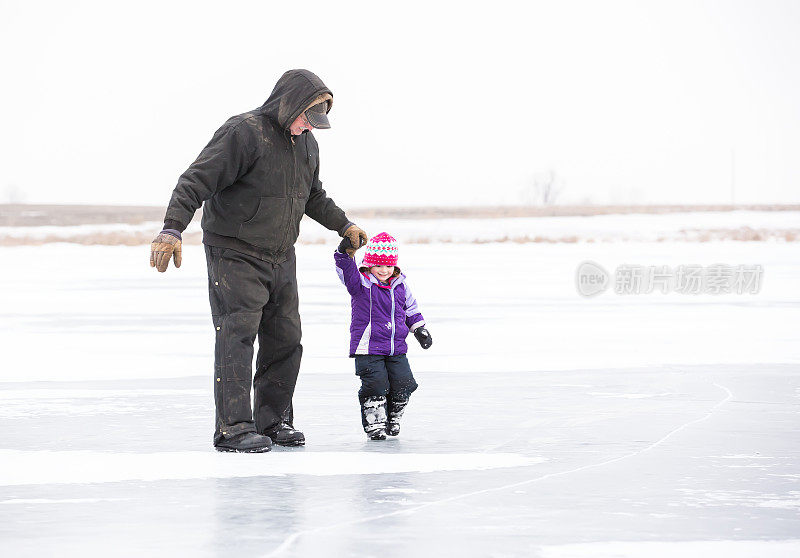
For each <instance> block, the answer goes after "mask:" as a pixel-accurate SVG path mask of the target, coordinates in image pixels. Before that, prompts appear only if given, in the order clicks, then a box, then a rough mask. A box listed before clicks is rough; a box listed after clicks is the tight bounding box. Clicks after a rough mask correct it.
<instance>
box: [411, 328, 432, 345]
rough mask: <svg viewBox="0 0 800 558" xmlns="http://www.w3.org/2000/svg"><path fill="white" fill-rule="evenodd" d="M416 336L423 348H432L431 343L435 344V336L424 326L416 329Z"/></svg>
mask: <svg viewBox="0 0 800 558" xmlns="http://www.w3.org/2000/svg"><path fill="white" fill-rule="evenodd" d="M414 337H416V338H417V341H419V344H420V346H421V347H422V348H423V349H430V347H431V345H433V337H431V334H430V333H429V332H428V330H427V329H425V328H424V327H422V326H420V327H418V328H417V329H415V330H414Z"/></svg>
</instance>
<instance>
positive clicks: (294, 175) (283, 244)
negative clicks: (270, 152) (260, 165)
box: [278, 137, 297, 253]
mask: <svg viewBox="0 0 800 558" xmlns="http://www.w3.org/2000/svg"><path fill="white" fill-rule="evenodd" d="M290 139H291V145H292V146H291V148H290V149H291V151H292V169H293V171H294V172H293V173H292V183H291V185H290V186H289V191H288V192H286V194H287V195H288V196H289V216H288V217H287V218H286V233H285V234H284V235H283V241H282V242H281V244H280V245H279V246H278V253H283V252H285V251H286V250H287V249H288V248H289V247H288V246H287V245H288V244H289V227H290V226H292V222H291V221H292V213H293V212H294V211H293V210H294V198H293V197H291V189H292V188H293V187H294V185H295V183H296V182H297V152H296V151H295V150H294V137H291V138H290Z"/></svg>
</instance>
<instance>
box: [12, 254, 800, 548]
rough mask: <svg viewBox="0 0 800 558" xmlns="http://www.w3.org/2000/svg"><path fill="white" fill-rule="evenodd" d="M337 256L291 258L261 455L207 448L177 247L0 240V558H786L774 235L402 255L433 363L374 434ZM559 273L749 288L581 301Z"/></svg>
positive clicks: (787, 479)
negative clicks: (270, 436) (609, 273)
mask: <svg viewBox="0 0 800 558" xmlns="http://www.w3.org/2000/svg"><path fill="white" fill-rule="evenodd" d="M334 244H335V239H333V240H332V241H331V243H330V246H321V245H320V246H314V245H304V246H299V247H298V262H299V263H298V267H299V279H300V288H301V313H302V317H303V329H304V345H305V352H304V359H303V367H302V370H301V374H300V380H299V383H298V389H297V395H296V398H295V401H296V414H297V417H298V418H297V426H298V427H300V428H301V429H303V430H304V432H305V433H306V436H307V438H308V445H307V446H306V447H305V448H291V449H284V448H277V449H275V450H274V451H273V452H271V453H268V454H263V455H235V454H217V453H215V452H213V450H212V449H211V444H210V440H211V429H212V423H213V400H212V396H211V390H212V385H211V374H210V370H211V359H212V354H213V353H212V349H213V346H212V344H213V338H214V335H213V330H212V326H211V320H210V316H209V314H208V299H207V294H206V290H205V289H206V278H205V263H204V261H203V254H202V250H201V248H200V247H196V246H189V247H187V248H186V249H185V253H184V266H183V268H181V269H180V270H174V269H171V270H170V271H169V272H167V273H166V274H158V273H156V272H155V271H154V270H152V269H150V268H149V266H148V261H147V260H148V252H147V247H84V246H75V245H65V244H52V245H45V246H40V247H13V248H10V247H6V248H2V257H3V261H4V262H7V263H10V262H14V266H13V267H11V266H6V273H4V274H3V275H2V277H0V287H2V289H0V318H1V319H0V335H1V337H0V339H2V354H3V361H2V362H3V365H2V368H1V369H0V419H2V422H3V424H4V425H5V426H6V428H5V429H4V432H3V436H2V442H0V520H1V521H0V542H1V546H2V549H3V550H2V554H3V555H4V556H5V555H8V556H41V555H56V554H57V555H65V556H68V555H78V554H79V555H81V556H108V555H109V554H113V555H114V556H128V555H130V556H143V555H146V556H176V555H191V556H220V555H222V556H227V555H252V556H365V555H367V556H378V555H380V556H382V557H394V556H403V557H407V556H433V555H436V556H453V555H457V556H498V557H499V556H541V557H558V558H562V557H567V556H574V557H588V556H592V557H598V556H599V557H611V556H626V557H627V556H630V557H633V556H642V555H646V556H655V557H659V556H667V555H669V556H674V555H681V556H688V557H692V556H704V557H705V556H725V557H726V558H729V557H731V556H733V557H737V558H738V557H743V556H797V555H800V540H798V539H800V537H799V536H798V534H800V451H799V450H798V448H800V432H798V424H800V421H799V420H798V419H800V333H798V328H797V324H798V323H800V294H799V293H798V290H797V285H800V246H799V245H798V244H797V243H772V242H770V243H763V242H759V243H733V242H718V243H702V244H693V243H682V242H681V243H646V242H644V243H627V244H613V243H611V244H580V243H578V244H558V245H553V244H519V245H518V244H486V245H468V244H465V245H459V244H429V245H413V246H407V247H406V248H402V247H401V256H400V257H401V266H402V267H403V268H404V270H405V271H406V272H407V273H408V275H409V282H410V283H411V284H412V287H413V288H414V290H415V295H416V296H417V298H418V299H419V301H420V305H421V307H422V310H423V312H424V314H425V316H426V319H427V320H428V322H429V324H430V330H431V333H432V335H433V337H434V345H433V347H432V348H431V350H429V351H422V350H421V349H419V347H417V346H413V345H412V348H411V351H410V353H409V360H410V362H411V365H412V368H413V370H414V372H415V376H416V377H417V380H418V382H419V383H420V386H421V387H420V389H419V391H418V392H417V393H415V394H414V397H413V399H412V401H411V403H410V405H409V407H408V411H407V412H406V416H405V417H404V420H403V426H402V431H401V435H400V437H399V438H398V439H392V440H387V441H385V442H368V441H367V440H366V438H365V435H364V434H363V432H362V431H361V430H360V422H359V418H358V407H357V399H356V389H357V386H358V382H357V378H356V377H355V376H354V374H353V364H352V361H351V360H349V359H347V358H346V356H345V352H346V350H347V341H348V337H347V321H348V319H349V303H348V299H347V295H346V293H345V291H344V289H343V287H341V285H340V284H339V283H338V279H337V277H336V274H335V272H334V271H333V263H332V257H331V254H332V250H333V245H334ZM584 260H593V261H596V262H598V263H600V264H601V265H603V266H604V267H605V268H606V269H613V268H614V267H615V266H616V265H618V264H620V263H629V264H641V265H671V266H674V265H679V264H691V263H696V264H701V265H709V264H713V263H728V264H731V265H738V264H760V265H762V266H764V284H763V288H762V289H761V292H760V293H759V294H756V295H720V296H711V295H705V296H689V295H678V294H669V295H662V294H654V295H646V296H644V295H641V296H619V295H615V294H613V293H610V292H607V293H605V294H603V295H600V296H598V297H596V298H592V299H585V298H583V297H580V296H579V295H578V294H577V293H576V291H575V286H574V273H575V269H576V267H577V265H578V264H579V263H580V262H582V261H584ZM164 339H167V340H169V343H166V344H165V343H164V341H163V340H164Z"/></svg>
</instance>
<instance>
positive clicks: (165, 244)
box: [150, 229, 181, 273]
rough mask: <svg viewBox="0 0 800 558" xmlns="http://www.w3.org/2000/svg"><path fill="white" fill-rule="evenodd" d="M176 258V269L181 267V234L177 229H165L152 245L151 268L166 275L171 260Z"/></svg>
mask: <svg viewBox="0 0 800 558" xmlns="http://www.w3.org/2000/svg"><path fill="white" fill-rule="evenodd" d="M170 258H174V260H175V267H180V266H181V233H180V232H179V231H177V230H175V229H164V230H163V231H161V232H160V233H158V236H157V237H156V238H155V240H153V242H151V243H150V267H155V268H156V269H157V270H158V271H160V272H161V273H164V272H165V271H166V270H167V267H169V259H170Z"/></svg>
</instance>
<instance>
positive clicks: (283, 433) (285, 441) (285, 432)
mask: <svg viewBox="0 0 800 558" xmlns="http://www.w3.org/2000/svg"><path fill="white" fill-rule="evenodd" d="M264 434H265V435H266V436H269V437H270V438H271V439H272V443H273V444H277V445H279V446H302V445H305V443H306V437H305V436H304V435H303V433H302V432H300V431H299V430H295V428H294V426H292V425H291V424H290V423H288V422H286V421H281V422H279V423H278V425H277V426H275V428H272V429H270V430H267V431H266V432H264Z"/></svg>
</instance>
